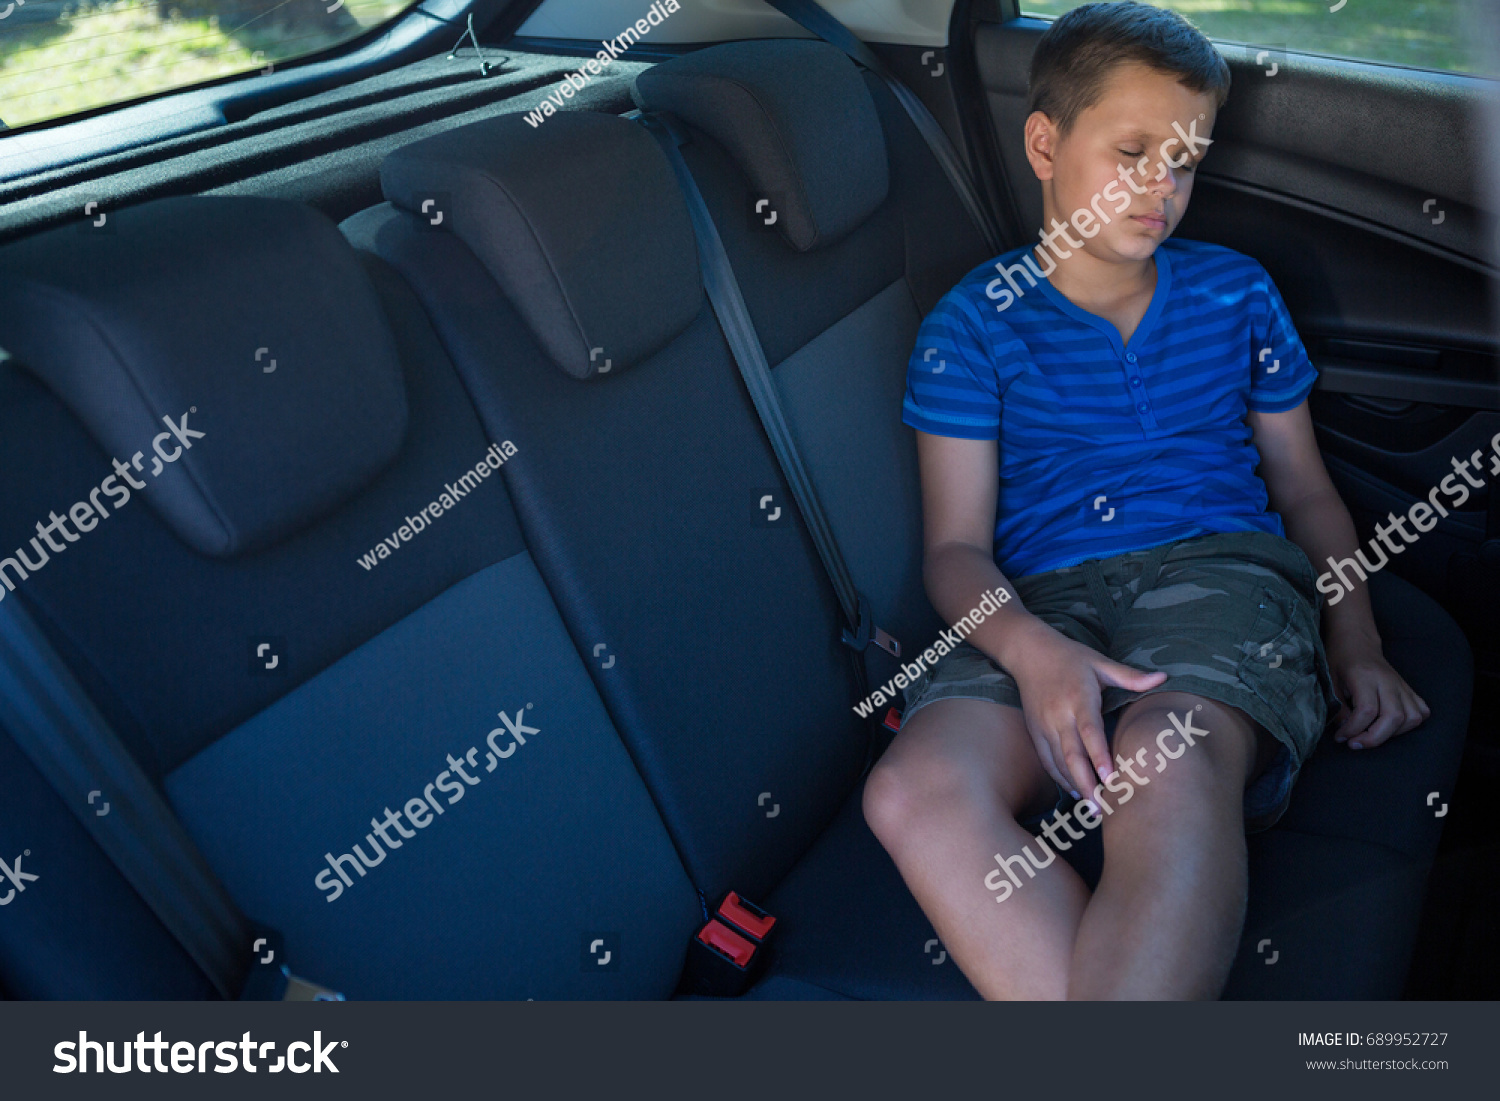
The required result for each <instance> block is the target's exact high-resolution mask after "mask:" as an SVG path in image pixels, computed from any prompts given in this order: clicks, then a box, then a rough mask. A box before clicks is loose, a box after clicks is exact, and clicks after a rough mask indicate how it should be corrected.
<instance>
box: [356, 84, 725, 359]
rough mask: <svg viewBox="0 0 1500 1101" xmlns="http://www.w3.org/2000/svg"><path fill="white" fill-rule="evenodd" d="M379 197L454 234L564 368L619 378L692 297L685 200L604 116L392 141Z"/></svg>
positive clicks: (699, 286)
mask: <svg viewBox="0 0 1500 1101" xmlns="http://www.w3.org/2000/svg"><path fill="white" fill-rule="evenodd" d="M380 182H381V186H382V187H383V188H384V189H385V197H386V198H387V199H389V200H390V201H391V202H393V203H395V204H396V205H397V206H398V207H401V208H403V209H405V210H407V211H409V212H411V213H412V214H415V215H417V216H419V217H421V218H423V219H425V220H426V221H427V222H428V223H429V224H431V225H432V226H434V227H435V228H437V229H443V230H448V231H449V232H451V233H453V234H454V235H456V236H457V237H459V238H460V239H461V240H462V241H463V242H464V243H465V244H466V245H468V246H469V248H470V250H472V251H473V253H474V254H475V256H477V257H478V258H479V261H480V262H481V263H482V264H483V265H484V266H485V268H487V269H488V270H489V273H490V274H491V275H492V276H493V277H494V279H495V282H497V283H498V284H499V285H500V289H501V290H502V291H504V292H505V294H506V296H507V297H508V298H509V299H510V300H511V302H512V303H514V305H515V306H516V309H517V310H518V312H519V313H520V314H521V316H522V317H523V318H524V319H525V320H526V323H527V325H528V326H529V327H530V329H531V331H532V333H533V335H534V336H535V337H536V339H537V342H538V343H539V344H540V345H541V346H542V348H544V349H545V350H546V351H547V353H548V355H550V356H551V357H552V359H553V361H554V362H556V363H557V365H558V366H559V367H561V368H562V369H563V370H564V371H566V372H567V373H568V374H570V375H572V376H573V377H575V378H580V379H585V378H592V377H594V376H595V375H602V374H606V373H613V374H618V373H619V372H620V371H621V370H623V369H624V368H627V367H630V366H631V365H632V364H635V363H639V362H640V361H641V360H643V359H646V358H648V357H649V356H651V355H652V354H654V353H655V352H658V351H660V350H661V349H662V348H663V347H664V346H665V345H666V344H667V343H668V342H670V341H671V340H672V339H673V338H674V337H676V336H677V335H678V334H680V333H681V332H682V331H683V330H684V329H686V328H687V327H688V325H689V324H690V323H691V322H692V320H693V319H694V318H695V317H697V316H698V313H699V311H700V310H701V309H702V307H703V283H702V280H701V278H700V276H699V271H698V250H697V243H696V241H695V239H694V237H693V224H692V220H691V218H690V217H689V215H688V210H687V204H686V203H685V202H684V200H683V198H682V193H681V192H680V191H679V190H678V186H677V181H676V179H675V178H674V177H673V175H672V169H671V166H670V165H668V163H667V159H666V157H665V155H664V154H663V153H662V151H661V149H660V148H659V147H658V146H657V144H656V140H655V139H654V138H653V137H652V136H651V135H650V134H649V133H647V132H646V130H645V128H643V127H642V126H640V125H639V124H637V123H632V122H627V121H626V120H624V119H622V118H618V117H616V116H614V115H600V114H591V113H588V112H583V111H561V112H558V113H556V114H554V115H550V116H548V117H547V118H545V119H544V120H543V121H542V122H541V123H540V124H534V123H533V122H532V121H529V120H528V119H527V117H526V116H524V115H502V116H500V117H498V118H493V119H486V120H485V121H483V122H476V123H474V124H472V125H469V126H460V127H457V128H456V129H453V130H448V131H445V132H444V133H441V134H438V135H437V136H436V137H431V138H427V139H425V140H423V141H419V142H415V143H413V144H411V145H407V146H404V147H402V148H401V149H398V150H397V151H396V152H394V153H392V154H391V155H390V156H389V157H387V158H386V159H385V163H384V164H382V165H381V166H380Z"/></svg>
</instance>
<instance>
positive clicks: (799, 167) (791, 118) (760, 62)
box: [633, 40, 889, 252]
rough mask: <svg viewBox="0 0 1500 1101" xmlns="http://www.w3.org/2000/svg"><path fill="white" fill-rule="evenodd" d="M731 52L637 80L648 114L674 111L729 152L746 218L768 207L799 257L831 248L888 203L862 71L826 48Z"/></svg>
mask: <svg viewBox="0 0 1500 1101" xmlns="http://www.w3.org/2000/svg"><path fill="white" fill-rule="evenodd" d="M767 45H768V44H767V43H762V42H729V43H725V44H723V45H719V46H711V47H709V48H707V49H703V50H697V51H695V52H694V53H691V54H687V55H685V56H683V57H677V58H673V59H672V60H671V61H666V62H663V63H662V64H660V65H656V66H653V67H652V68H650V69H647V70H646V71H645V72H643V73H640V74H638V75H637V76H636V78H635V84H634V86H633V94H634V96H635V101H636V103H637V104H639V105H640V106H641V108H643V109H645V110H650V111H667V112H670V113H671V114H673V115H676V116H677V117H678V118H681V119H683V120H685V121H687V122H689V123H691V124H692V125H693V126H695V127H697V128H698V129H700V130H703V131H705V132H706V133H709V134H712V135H713V137H714V138H715V139H716V140H717V141H718V142H719V143H720V144H721V145H723V146H724V147H725V148H726V149H728V150H729V151H730V152H731V153H732V154H733V155H734V158H735V160H737V161H738V162H739V164H740V166H741V168H742V169H743V170H744V172H745V174H746V175H747V176H748V177H749V178H750V180H751V183H752V185H753V186H752V187H751V189H749V190H748V191H746V192H744V193H742V194H741V195H740V196H739V197H738V198H739V200H740V207H739V211H740V217H742V218H748V217H749V215H750V214H751V212H752V211H753V210H754V209H755V204H756V202H757V201H758V200H759V199H761V198H765V199H769V200H770V204H771V209H774V210H775V211H776V213H777V214H778V215H779V218H778V225H777V228H778V229H779V230H780V232H781V234H782V235H783V236H784V237H785V239H786V240H787V241H788V242H789V243H790V244H791V245H792V246H793V247H794V248H796V249H798V250H800V251H802V252H807V251H810V250H813V249H818V248H824V247H826V246H828V245H830V244H832V243H833V242H835V241H837V240H838V239H839V238H841V237H843V236H844V235H845V234H847V233H849V231H850V230H852V229H854V227H855V226H857V225H859V224H860V223H861V222H863V221H864V220H865V219H866V218H868V217H869V216H870V215H871V214H872V213H874V211H875V209H876V208H877V207H878V206H880V204H881V203H882V202H883V201H884V200H885V196H886V189H887V187H888V184H889V181H888V179H887V175H886V156H885V141H884V137H883V136H882V134H881V129H880V119H879V116H877V115H876V113H875V106H874V104H873V103H871V102H870V96H869V93H868V92H867V91H866V90H865V88H864V85H863V82H862V81H861V80H860V74H859V70H858V69H857V68H856V67H855V65H854V63H853V62H852V61H850V60H849V59H848V58H847V57H846V56H844V54H843V52H842V51H840V50H838V49H836V48H834V47H833V46H830V45H828V44H827V43H826V42H808V41H801V40H789V41H780V42H777V43H776V44H775V47H774V48H771V49H767V48H766V46H767Z"/></svg>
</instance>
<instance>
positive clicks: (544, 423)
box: [345, 113, 971, 997]
mask: <svg viewBox="0 0 1500 1101" xmlns="http://www.w3.org/2000/svg"><path fill="white" fill-rule="evenodd" d="M559 166H566V171H560V170H559ZM382 179H383V182H384V186H385V189H386V193H387V195H388V197H389V198H390V199H391V200H392V202H391V203H390V204H387V205H386V206H384V207H381V208H375V209H373V210H371V211H369V212H367V213H366V214H365V215H362V216H358V217H357V218H356V219H352V220H351V221H350V222H346V223H345V230H346V232H347V233H348V234H349V235H350V237H351V239H352V240H355V241H356V242H360V243H362V244H364V245H366V246H367V247H370V248H373V249H375V250H377V251H378V252H379V253H380V254H381V255H382V256H384V257H385V258H387V259H388V260H390V261H391V262H392V263H393V264H394V265H395V266H396V267H397V268H398V269H399V270H400V271H401V272H402V273H403V274H404V275H405V276H406V278H407V279H408V281H409V282H410V283H411V284H412V286H413V288H414V289H415V290H416V292H417V294H418V297H420V298H421V299H422V300H423V302H424V304H425V305H426V306H427V307H428V309H429V310H430V311H431V312H432V314H433V316H434V318H435V324H436V326H437V329H438V331H439V334H440V335H441V336H442V338H443V340H444V343H445V345H446V346H447V348H448V349H449V351H450V353H451V354H452V356H453V358H454V361H455V363H456V364H457V365H458V367H459V369H460V371H461V372H462V373H463V375H464V378H465V381H466V382H467V383H468V384H469V386H470V388H471V391H472V392H473V394H474V397H475V402H476V404H477V405H478V407H479V409H480V411H481V414H482V415H483V416H484V418H485V422H486V425H487V426H488V427H489V428H490V431H491V432H492V433H497V432H498V433H502V434H504V435H506V436H508V437H510V438H513V439H515V440H516V443H517V446H518V447H520V448H521V449H522V450H523V451H524V452H525V453H526V454H527V455H528V461H527V462H526V463H515V464H511V465H509V466H508V467H507V469H506V472H505V474H506V478H507V484H508V485H509V486H510V488H511V492H512V494H513V496H514V497H515V500H516V502H517V508H518V511H519V514H520V517H521V521H522V526H523V529H524V530H525V531H526V535H527V538H528V540H529V541H531V542H532V544H533V545H534V546H545V547H546V548H547V551H546V553H545V554H539V555H538V557H539V564H540V567H541V569H542V571H543V574H544V576H545V577H546V578H547V580H548V583H549V585H550V586H551V587H552V589H553V591H554V592H556V593H557V594H558V600H559V604H560V606H561V608H562V609H563V614H564V617H565V618H567V619H568V621H569V624H570V627H571V628H572V629H573V632H574V638H575V640H576V641H577V642H578V644H579V647H580V649H583V650H585V651H587V650H589V649H591V648H592V647H593V646H595V645H600V644H607V645H608V646H609V652H610V653H612V654H616V655H618V664H617V665H615V666H614V667H613V668H605V667H603V665H602V663H596V666H595V668H594V669H593V670H592V672H593V674H594V676H595V678H596V682H597V684H598V685H599V690H600V693H601V695H602V696H603V697H604V699H605V701H606V703H607V704H608V706H609V707H610V710H611V714H612V715H613V716H614V718H615V722H616V725H617V727H618V728H619V729H620V731H621V734H622V736H623V737H624V738H625V740H626V743H627V744H628V745H629V746H630V748H631V750H632V753H633V754H634V756H635V758H636V760H637V762H638V763H639V765H640V767H641V771H642V774H643V776H644V777H645V778H646V781H647V783H648V785H649V786H650V787H651V789H652V792H653V794H654V795H655V796H656V799H657V802H658V804H659V805H660V806H661V807H662V809H663V814H664V817H665V818H666V820H667V822H668V825H669V827H670V828H671V829H672V831H673V836H674V838H675V839H677V840H678V843H679V848H680V849H681V851H682V852H683V857H684V863H685V865H686V866H687V868H688V871H689V874H690V875H691V876H692V877H693V879H694V882H695V883H696V884H697V885H698V887H699V888H700V890H701V891H702V892H703V894H704V896H705V898H706V899H707V900H708V901H709V902H711V903H712V902H716V901H717V899H718V896H719V895H721V894H722V893H723V892H725V891H727V890H731V889H732V890H736V891H739V892H740V893H742V894H744V895H745V896H747V897H750V898H752V899H757V900H759V899H764V898H765V897H766V895H767V893H768V892H769V891H770V890H771V889H772V888H773V887H775V886H776V885H777V884H778V883H779V882H781V881H782V880H783V878H784V877H785V876H786V874H787V872H788V871H789V870H790V869H791V868H792V866H793V865H794V864H795V863H796V861H797V860H798V858H799V857H800V856H801V855H802V854H803V853H804V852H805V851H806V850H807V849H808V847H809V846H810V845H811V844H812V842H813V841H814V839H815V838H817V837H818V836H819V835H820V834H821V833H822V832H823V831H824V829H825V827H826V826H827V825H828V824H829V822H830V820H831V819H833V818H834V817H835V815H837V816H838V817H839V820H840V821H843V820H851V816H852V820H854V821H860V811H859V791H858V789H857V788H856V787H855V780H856V779H857V777H858V776H859V775H860V772H861V769H862V766H863V764H864V761H865V748H866V739H867V734H866V731H865V729H864V728H863V726H862V724H861V722H860V720H859V719H858V717H857V716H856V715H855V714H854V711H853V707H852V705H853V703H854V702H855V701H856V700H857V699H858V692H857V688H856V682H855V680H854V678H853V676H852V675H851V671H850V663H849V662H848V660H847V653H846V652H845V651H843V650H841V649H840V646H839V644H838V643H837V642H836V641H835V640H836V638H837V635H838V626H837V623H838V620H837V609H836V606H835V604H834V602H833V599H832V593H831V591H830V589H829V586H828V584H827V581H826V579H825V578H824V577H823V575H822V573H821V571H820V568H819V566H818V563H817V559H816V557H815V555H814V553H813V550H812V547H811V545H810V543H809V540H808V538H807V536H806V534H805V532H804V531H803V529H802V527H801V525H800V519H799V518H798V516H797V514H796V513H795V512H794V511H791V510H790V509H788V514H787V515H786V516H785V517H784V519H782V520H780V521H777V522H776V523H775V524H772V523H770V522H767V521H766V520H765V519H764V515H763V514H759V510H758V505H759V502H760V500H761V498H762V497H763V496H764V495H765V494H766V493H771V494H773V495H774V496H775V498H776V500H778V501H780V502H786V501H787V497H786V491H785V489H784V488H783V485H782V480H781V477H780V474H779V472H778V471H777V469H776V466H775V461H774V457H773V455H772V453H771V450H770V447H769V444H768V442H767V441H766V439H765V437H764V435H763V434H762V432H761V429H760V426H759V423H758V421H757V419H756V416H755V413H754V410H753V408H752V407H751V405H750V402H749V399H748V397H747V395H746V394H745V391H744V388H743V384H742V383H741V381H740V378H739V375H738V372H737V371H736V369H735V367H734V364H733V360H732V358H731V356H730V353H729V350H728V347H727V345H726V344H725V342H724V339H723V336H722V333H721V332H720V330H719V327H718V324H717V321H716V320H715V318H714V316H713V314H712V312H711V310H710V309H709V306H708V303H707V300H706V298H705V296H704V294H703V291H702V287H701V281H700V278H699V272H698V270H697V264H696V253H695V247H694V244H693V240H692V235H691V227H690V222H689V219H688V215H687V211H686V208H685V206H684V203H683V200H682V197H681V195H680V193H679V192H678V191H677V189H676V186H675V184H674V182H673V179H672V176H671V173H670V170H669V168H668V165H667V163H666V160H665V158H664V157H663V156H662V153H661V150H660V149H659V148H658V147H657V146H656V144H655V141H654V139H653V138H651V137H650V135H649V134H648V133H647V132H646V131H645V130H644V128H642V127H640V126H638V125H635V124H633V123H629V122H626V121H623V120H621V119H617V118H613V117H609V116H603V115H587V114H571V113H570V114H560V115H557V116H554V117H553V118H552V119H550V120H549V121H548V123H547V125H546V126H544V127H540V128H537V129H533V128H531V127H529V126H528V125H526V124H525V123H524V121H523V120H522V119H521V118H520V117H518V116H512V117H509V118H500V119H495V120H490V121H487V122H484V123H480V124H476V125H474V126H469V127H464V128H462V129H460V130H455V131H450V132H449V133H447V134H444V135H439V136H438V137H435V138H431V139H427V140H426V141H423V142H418V143H416V144H414V145H411V146H408V147H405V148H404V149H402V150H399V151H397V152H396V153H394V154H392V156H391V157H390V158H388V159H387V161H386V163H385V165H384V166H383V168H382ZM439 201H441V202H443V203H445V204H446V205H445V206H444V207H443V210H442V213H443V219H442V222H441V223H440V225H439V226H438V227H433V228H429V225H430V223H431V221H432V218H433V214H434V212H435V209H436V208H435V207H434V205H433V204H434V203H436V202H439ZM424 207H425V209H426V212H427V217H426V218H425V219H424V218H423V216H422V212H423V210H424ZM434 228H435V229H436V230H437V231H436V232H434V231H433V229H434ZM444 231H447V232H444ZM897 243H898V246H899V238H898V242H897ZM601 270H603V271H606V272H608V277H607V279H606V281H605V285H606V287H607V294H606V295H603V296H600V297H597V298H596V297H593V293H594V288H595V286H597V284H598V283H599V281H600V280H601V276H600V274H599V273H600V271H601ZM507 299H509V300H511V301H513V302H514V304H515V307H516V309H517V310H518V311H519V313H520V315H521V318H523V319H524V321H525V328H524V329H518V324H517V321H518V319H516V318H515V317H514V315H513V314H512V307H511V305H510V304H509V302H508V301H507ZM559 317H562V318H567V319H568V320H567V323H566V325H564V326H559V325H557V324H556V323H555V321H554V319H556V318H559ZM532 339H534V340H535V341H536V342H537V343H538V344H540V345H542V346H543V347H545V348H546V351H545V352H542V351H541V349H538V351H537V353H536V354H535V355H533V356H528V355H525V354H522V352H521V350H520V346H521V344H522V342H523V341H530V340H532ZM595 348H599V349H602V351H601V352H599V353H597V354H595V355H594V356H593V357H592V361H591V355H590V352H591V350H592V349H595ZM605 360H607V361H608V366H609V369H608V370H607V371H600V370H598V366H599V364H600V363H602V362H603V361H605ZM861 828H862V824H861ZM870 840H871V847H866V848H864V849H863V850H861V851H860V852H859V853H858V854H857V855H858V856H859V857H860V858H861V859H863V860H864V861H866V862H867V864H868V865H869V874H870V876H871V877H872V880H879V881H880V882H881V883H882V884H883V887H882V888H881V889H877V890H876V891H875V892H874V895H873V897H871V898H870V901H872V903H874V905H875V907H876V908H877V909H878V910H880V911H881V912H882V914H883V915H885V914H891V913H904V915H905V917H906V919H907V920H908V921H909V922H910V923H911V924H910V925H909V927H908V929H907V932H908V934H909V939H910V940H911V941H912V942H913V943H912V953H911V955H912V965H911V971H912V976H908V977H907V978H902V977H901V975H902V973H903V972H904V971H905V962H904V961H892V960H889V959H886V958H882V957H874V958H868V959H866V960H865V961H864V964H863V967H862V970H864V971H867V972H869V973H870V974H871V976H872V977H873V978H874V979H875V981H876V982H879V983H882V984H883V988H884V989H886V990H887V991H888V992H889V993H890V994H891V995H892V996H910V997H918V996H923V994H924V992H925V991H928V990H930V988H931V985H930V980H927V979H926V976H925V974H924V971H923V969H927V968H928V961H929V959H930V958H931V957H930V956H928V955H924V953H923V946H924V945H925V944H926V943H927V942H928V941H929V940H931V939H932V937H933V934H932V930H931V927H930V925H929V924H928V923H927V922H926V919H925V917H923V915H922V914H921V911H920V910H919V909H918V908H917V907H916V905H915V903H914V902H913V901H912V899H911V896H910V894H909V893H908V892H907V891H906V889H905V887H904V885H903V884H902V883H901V881H900V878H899V876H897V875H895V873H894V868H893V867H892V866H890V863H889V860H888V859H887V858H886V857H885V854H884V853H883V852H882V851H881V850H880V849H879V847H878V846H875V845H873V838H871V839H870ZM849 871H850V873H851V874H858V873H859V869H858V868H854V869H849ZM836 905H838V902H837V900H836V899H834V898H833V897H832V896H831V895H830V894H829V893H827V892H823V893H817V894H813V895H810V896H809V897H808V898H806V899H805V900H803V901H802V902H800V904H799V905H797V906H796V907H795V908H794V909H788V908H785V907H783V909H781V910H773V912H774V913H776V914H777V916H778V918H779V919H780V921H781V923H782V928H783V929H787V930H793V929H797V928H815V927H821V926H823V925H824V924H826V922H825V921H824V919H823V918H822V917H821V916H820V915H821V914H822V912H823V911H824V910H825V909H827V908H828V907H831V906H836ZM880 920H886V918H885V917H882V918H881V919H880ZM860 932H861V931H858V930H857V931H855V932H854V935H855V936H858V935H860ZM893 964H894V970H892V967H893ZM947 976H948V977H949V981H950V986H949V987H947V988H945V990H946V991H947V993H949V994H952V995H961V994H962V993H963V991H966V990H970V989H971V988H969V986H968V983H967V982H966V981H965V980H964V979H963V978H962V976H960V975H958V973H957V971H956V969H955V968H951V967H950V968H948V969H947ZM807 992H809V993H816V992H818V989H817V988H815V986H814V987H809V988H807Z"/></svg>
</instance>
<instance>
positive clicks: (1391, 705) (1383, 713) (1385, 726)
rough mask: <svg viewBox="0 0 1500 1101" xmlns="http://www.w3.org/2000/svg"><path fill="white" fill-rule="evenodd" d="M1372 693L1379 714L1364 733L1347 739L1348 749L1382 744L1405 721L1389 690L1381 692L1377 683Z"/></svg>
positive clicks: (1397, 702)
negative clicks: (1376, 702)
mask: <svg viewBox="0 0 1500 1101" xmlns="http://www.w3.org/2000/svg"><path fill="white" fill-rule="evenodd" d="M1374 692H1375V698H1376V700H1377V701H1378V704H1377V706H1378V707H1379V709H1380V710H1379V714H1378V715H1377V716H1376V717H1375V721H1374V722H1372V723H1371V724H1370V726H1369V728H1368V729H1366V730H1365V732H1364V733H1362V734H1356V735H1355V736H1353V737H1351V738H1350V739H1349V748H1350V749H1371V748H1373V747H1375V746H1377V745H1380V744H1382V743H1383V742H1385V741H1386V740H1387V739H1389V738H1390V736H1391V735H1392V734H1394V733H1395V732H1396V728H1397V727H1399V726H1400V725H1401V723H1402V722H1404V721H1405V719H1406V712H1405V711H1403V710H1402V709H1401V703H1400V701H1399V700H1397V699H1396V698H1395V696H1394V694H1392V693H1391V691H1390V689H1389V688H1387V689H1385V690H1384V691H1382V690H1381V687H1380V685H1379V684H1378V683H1377V684H1376V686H1375V688H1374Z"/></svg>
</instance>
